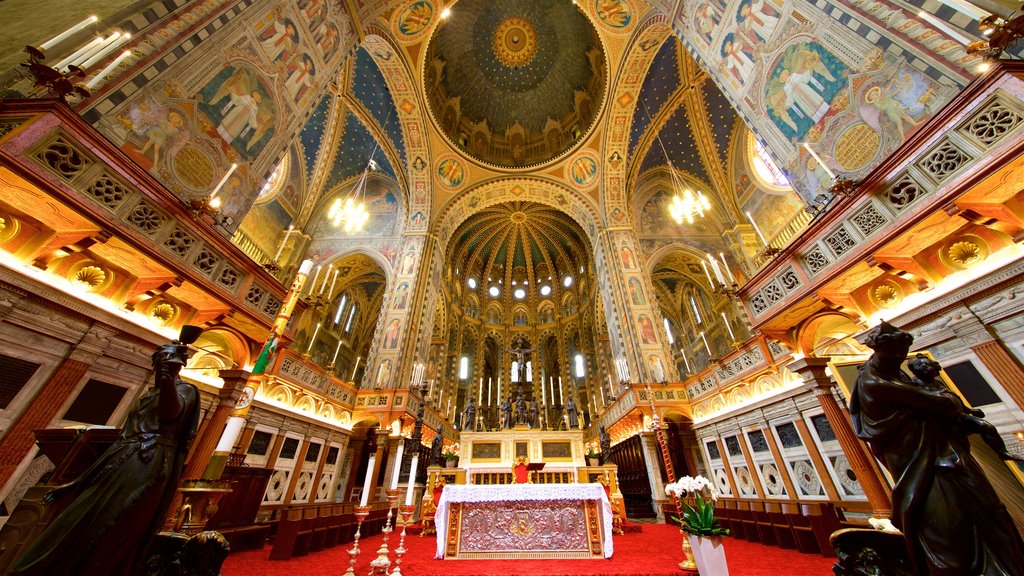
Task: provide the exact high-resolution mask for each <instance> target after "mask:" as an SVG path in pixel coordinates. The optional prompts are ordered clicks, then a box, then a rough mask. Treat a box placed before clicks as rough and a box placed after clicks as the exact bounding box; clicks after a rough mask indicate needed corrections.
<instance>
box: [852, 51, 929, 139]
mask: <svg viewBox="0 0 1024 576" xmlns="http://www.w3.org/2000/svg"><path fill="white" fill-rule="evenodd" d="M863 94H864V95H863V98H864V105H862V106H861V107H860V109H859V110H858V113H859V114H860V117H861V119H862V120H864V122H865V123H866V124H867V125H868V126H870V127H871V128H872V129H873V130H874V131H875V132H876V133H877V134H878V135H879V136H882V135H883V134H885V133H886V132H887V129H886V128H887V127H883V123H886V124H891V125H892V126H895V128H896V130H897V132H899V135H900V141H903V140H906V138H907V132H908V130H910V129H912V128H914V127H916V126H917V125H918V124H920V123H921V122H923V121H924V119H925V117H927V116H928V112H929V104H930V103H931V101H932V98H933V97H934V94H935V88H934V87H933V86H932V85H931V82H930V81H929V80H928V79H927V77H925V76H924V75H923V74H921V73H920V72H917V71H913V70H906V69H902V70H900V71H898V72H897V73H896V74H894V75H893V76H892V77H891V78H889V80H888V81H887V82H882V83H881V84H877V85H874V86H871V87H870V88H868V89H867V90H864V92H863Z"/></svg>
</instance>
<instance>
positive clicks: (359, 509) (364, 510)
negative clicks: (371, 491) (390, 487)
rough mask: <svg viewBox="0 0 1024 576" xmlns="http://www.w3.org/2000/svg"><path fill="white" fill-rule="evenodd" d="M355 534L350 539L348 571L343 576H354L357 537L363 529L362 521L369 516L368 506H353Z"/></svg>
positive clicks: (357, 549)
mask: <svg viewBox="0 0 1024 576" xmlns="http://www.w3.org/2000/svg"><path fill="white" fill-rule="evenodd" d="M353 510H354V511H355V514H356V533H355V535H354V536H353V537H352V547H351V548H349V550H348V570H345V574H344V575H343V576H356V558H358V557H359V537H360V532H361V530H362V529H363V521H364V520H366V517H367V516H369V515H370V506H355V507H354V508H353Z"/></svg>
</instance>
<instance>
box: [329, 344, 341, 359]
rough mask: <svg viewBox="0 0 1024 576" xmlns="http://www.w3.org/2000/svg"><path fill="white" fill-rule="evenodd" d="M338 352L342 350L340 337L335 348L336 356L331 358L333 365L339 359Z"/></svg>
mask: <svg viewBox="0 0 1024 576" xmlns="http://www.w3.org/2000/svg"><path fill="white" fill-rule="evenodd" d="M338 352H341V339H338V346H337V347H336V348H335V349H334V358H331V364H332V365H333V364H334V363H336V362H337V361H338Z"/></svg>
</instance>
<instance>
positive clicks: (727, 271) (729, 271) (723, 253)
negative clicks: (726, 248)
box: [718, 252, 736, 284]
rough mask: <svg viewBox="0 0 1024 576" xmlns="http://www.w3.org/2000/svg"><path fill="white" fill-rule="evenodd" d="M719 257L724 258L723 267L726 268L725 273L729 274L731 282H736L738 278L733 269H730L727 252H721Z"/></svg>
mask: <svg viewBox="0 0 1024 576" xmlns="http://www.w3.org/2000/svg"><path fill="white" fill-rule="evenodd" d="M718 257H719V258H721V259H722V268H725V273H726V274H728V275H729V282H730V283H731V284H735V283H736V278H735V277H734V276H733V275H732V270H729V265H728V264H726V262H725V252H719V253H718Z"/></svg>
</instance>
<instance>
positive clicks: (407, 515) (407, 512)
mask: <svg viewBox="0 0 1024 576" xmlns="http://www.w3.org/2000/svg"><path fill="white" fill-rule="evenodd" d="M398 512H399V514H401V516H402V533H401V534H400V535H399V537H398V548H395V569H394V570H393V571H392V572H391V576H402V571H401V570H400V569H399V567H400V566H401V564H402V556H404V555H405V553H406V552H407V550H406V549H405V527H406V526H408V525H409V523H410V521H411V520H412V515H413V513H415V512H416V507H415V506H401V507H399V508H398Z"/></svg>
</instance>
